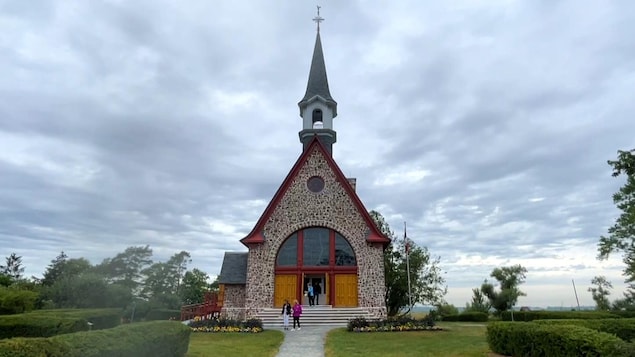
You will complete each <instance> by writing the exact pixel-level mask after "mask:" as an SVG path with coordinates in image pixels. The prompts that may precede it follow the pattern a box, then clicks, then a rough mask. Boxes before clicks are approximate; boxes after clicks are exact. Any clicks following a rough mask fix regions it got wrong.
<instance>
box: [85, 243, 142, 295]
mask: <svg viewBox="0 0 635 357" xmlns="http://www.w3.org/2000/svg"><path fill="white" fill-rule="evenodd" d="M150 264H152V249H150V246H149V245H146V246H138V247H128V248H126V250H125V251H124V252H122V253H119V254H117V255H116V256H115V257H114V258H108V259H104V261H103V262H102V263H101V264H99V265H98V266H97V267H96V272H97V273H99V274H102V275H104V276H105V277H107V278H108V280H109V281H110V282H112V283H117V284H119V285H121V286H125V287H126V288H128V289H130V291H131V292H132V293H133V294H137V293H138V292H139V290H140V286H141V284H142V282H143V275H142V273H141V272H142V271H143V269H145V268H146V267H148V266H149V265H150Z"/></svg>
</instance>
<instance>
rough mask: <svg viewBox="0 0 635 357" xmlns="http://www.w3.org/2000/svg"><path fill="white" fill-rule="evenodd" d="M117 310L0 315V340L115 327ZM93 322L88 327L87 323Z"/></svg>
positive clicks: (119, 317) (75, 310)
mask: <svg viewBox="0 0 635 357" xmlns="http://www.w3.org/2000/svg"><path fill="white" fill-rule="evenodd" d="M120 321H121V310H119V309H85V310H82V309H68V310H37V311H33V312H30V313H26V314H17V315H6V316H0V339H2V338H11V337H50V336H55V335H60V334H65V333H73V332H79V331H86V330H89V329H90V330H101V329H107V328H112V327H115V326H118V325H119V324H120ZM89 322H90V323H92V324H93V325H92V326H89V324H88V323H89Z"/></svg>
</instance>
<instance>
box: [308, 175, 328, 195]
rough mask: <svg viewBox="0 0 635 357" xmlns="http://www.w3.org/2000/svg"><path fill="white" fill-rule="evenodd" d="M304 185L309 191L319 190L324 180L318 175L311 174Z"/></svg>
mask: <svg viewBox="0 0 635 357" xmlns="http://www.w3.org/2000/svg"><path fill="white" fill-rule="evenodd" d="M306 187H308V188H309V190H310V191H311V192H316V193H317V192H321V191H322V190H323V189H324V180H323V179H322V178H321V177H320V176H313V177H311V178H309V180H308V181H307V182H306Z"/></svg>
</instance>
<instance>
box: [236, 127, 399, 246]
mask: <svg viewBox="0 0 635 357" xmlns="http://www.w3.org/2000/svg"><path fill="white" fill-rule="evenodd" d="M313 150H319V151H320V152H321V153H322V156H324V158H325V159H326V162H327V163H328V165H329V167H330V168H331V169H332V170H333V172H335V176H336V178H337V180H338V181H339V182H340V183H341V184H342V187H344V190H345V191H346V193H347V194H348V196H349V197H350V198H351V199H352V200H353V203H354V204H355V206H356V207H357V211H358V212H359V213H360V214H361V215H362V217H363V218H364V221H366V226H367V227H369V228H370V230H371V233H370V234H369V235H368V237H367V238H366V241H367V242H369V243H381V244H383V245H384V246H386V245H388V243H390V238H388V237H386V236H384V235H383V234H382V233H381V232H380V231H379V229H377V226H376V225H375V223H374V222H373V219H372V218H371V217H370V215H369V214H368V210H367V209H366V207H364V204H363V203H362V201H361V200H360V199H359V196H357V193H355V190H353V187H352V186H351V184H350V183H349V182H348V179H347V178H346V176H345V175H344V173H343V172H342V170H340V168H339V166H337V163H336V162H335V160H333V157H332V156H331V154H330V153H329V152H328V151H327V150H326V148H325V147H324V145H322V143H320V141H319V140H318V138H317V136H315V137H314V138H313V140H311V143H310V144H309V146H308V147H307V148H306V150H304V152H303V153H302V155H300V157H299V158H298V160H297V161H296V162H295V164H294V165H293V167H292V168H291V171H289V173H288V174H287V176H286V177H285V179H284V181H282V185H280V187H279V188H278V191H276V193H275V195H274V196H273V199H272V200H271V201H270V202H269V205H267V208H266V209H265V211H264V212H263V213H262V215H261V216H260V218H259V219H258V222H256V225H255V226H254V228H253V229H252V231H251V232H249V234H247V236H246V237H245V238H243V239H241V240H240V242H241V243H242V244H244V245H245V246H247V247H249V245H250V244H261V243H264V241H265V240H264V237H263V236H262V234H261V232H262V230H263V228H264V225H265V223H266V222H267V220H268V219H269V217H270V216H271V215H272V214H273V211H274V209H275V207H277V205H278V203H279V202H280V200H281V199H282V197H283V196H284V193H285V192H286V191H287V190H288V189H289V186H291V183H292V182H293V178H294V177H296V176H297V174H298V172H299V171H300V169H301V168H302V166H303V165H304V164H305V163H306V161H307V160H308V158H309V155H310V154H311V153H312V152H313Z"/></svg>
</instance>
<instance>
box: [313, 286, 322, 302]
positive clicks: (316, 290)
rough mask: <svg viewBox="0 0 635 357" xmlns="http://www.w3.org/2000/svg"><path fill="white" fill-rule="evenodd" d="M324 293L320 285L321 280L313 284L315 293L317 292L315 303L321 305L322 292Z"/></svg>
mask: <svg viewBox="0 0 635 357" xmlns="http://www.w3.org/2000/svg"><path fill="white" fill-rule="evenodd" d="M321 293H322V287H321V286H320V282H319V281H318V282H317V283H315V285H313V294H315V304H314V305H320V294H321Z"/></svg>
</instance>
